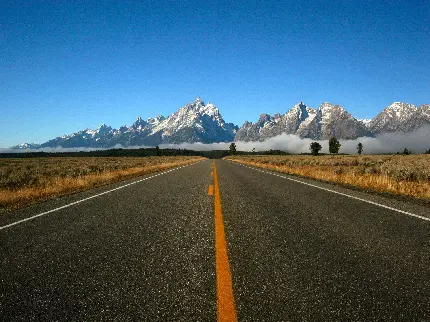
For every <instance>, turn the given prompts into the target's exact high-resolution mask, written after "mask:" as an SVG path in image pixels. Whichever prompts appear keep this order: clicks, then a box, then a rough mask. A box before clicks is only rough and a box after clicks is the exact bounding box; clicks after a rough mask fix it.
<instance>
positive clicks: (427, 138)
mask: <svg viewBox="0 0 430 322" xmlns="http://www.w3.org/2000/svg"><path fill="white" fill-rule="evenodd" d="M313 141H318V142H319V143H320V144H321V146H322V150H321V152H324V153H328V152H329V151H328V140H312V139H302V138H300V137H298V136H296V135H293V134H281V135H278V136H275V137H272V138H270V139H267V140H266V141H263V142H244V141H238V142H236V146H237V150H240V151H252V149H255V151H257V152H258V151H268V150H282V151H286V152H289V153H308V152H310V151H309V145H310V144H311V142H313ZM339 141H340V143H341V144H342V146H341V148H340V151H339V152H340V153H349V154H355V153H357V144H358V143H359V142H361V143H362V144H363V147H364V154H378V153H396V152H402V151H403V150H404V149H405V148H407V149H408V150H410V151H412V153H424V152H425V151H427V150H428V149H430V126H425V127H422V128H420V129H418V130H417V131H414V132H410V133H387V134H382V135H380V136H377V137H375V138H371V137H360V138H358V139H355V140H339ZM229 146H230V143H212V144H204V143H181V144H160V148H162V149H166V148H171V149H188V150H195V151H209V150H228V149H229ZM120 148H121V149H139V148H153V146H128V147H124V146H122V145H120V144H117V145H115V146H114V147H111V148H85V147H84V148H62V147H56V148H41V149H27V150H12V149H0V153H24V152H42V151H43V152H79V151H88V152H89V151H97V150H107V149H120Z"/></svg>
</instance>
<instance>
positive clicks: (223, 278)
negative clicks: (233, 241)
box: [209, 161, 237, 322]
mask: <svg viewBox="0 0 430 322" xmlns="http://www.w3.org/2000/svg"><path fill="white" fill-rule="evenodd" d="M212 175H213V180H214V181H213V183H214V184H213V186H210V187H209V195H215V258H216V279H217V316H218V322H221V321H222V322H224V321H225V322H236V321H237V315H236V309H235V304H234V296H233V285H232V281H231V272H230V266H229V264H228V256H227V243H226V240H225V230H224V221H223V217H222V209H221V198H220V193H219V185H218V175H217V170H216V163H215V161H214V163H213V172H212Z"/></svg>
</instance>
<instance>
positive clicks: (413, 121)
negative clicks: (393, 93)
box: [369, 102, 430, 135]
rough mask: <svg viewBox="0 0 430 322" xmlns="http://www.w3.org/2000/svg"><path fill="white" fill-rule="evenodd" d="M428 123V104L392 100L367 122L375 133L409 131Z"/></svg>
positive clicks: (429, 109)
mask: <svg viewBox="0 0 430 322" xmlns="http://www.w3.org/2000/svg"><path fill="white" fill-rule="evenodd" d="M427 124H430V106H429V105H428V104H425V105H422V106H419V107H416V106H415V105H412V104H408V103H402V102H394V103H393V104H391V105H390V106H388V107H387V108H385V109H384V110H383V111H382V112H381V113H379V114H378V115H377V116H376V117H375V118H374V119H372V121H371V122H370V123H369V129H370V130H371V131H372V133H374V134H375V135H377V134H381V133H390V132H405V133H406V132H411V131H414V130H416V129H418V128H419V127H421V126H423V125H427Z"/></svg>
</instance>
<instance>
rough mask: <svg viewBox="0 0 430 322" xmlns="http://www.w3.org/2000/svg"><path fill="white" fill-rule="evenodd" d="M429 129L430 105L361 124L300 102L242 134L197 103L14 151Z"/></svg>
mask: <svg viewBox="0 0 430 322" xmlns="http://www.w3.org/2000/svg"><path fill="white" fill-rule="evenodd" d="M426 124H429V125H430V105H429V104H423V105H421V106H415V105H413V104H409V103H402V102H393V103H392V104H390V105H389V106H388V107H386V108H385V109H383V110H382V111H381V112H380V113H379V114H377V115H376V116H375V117H374V118H373V119H366V120H359V119H357V118H355V117H354V116H352V115H351V114H350V113H349V112H348V111H346V109H345V108H343V107H342V106H340V105H334V104H331V103H329V102H324V103H322V104H321V105H320V106H319V107H318V108H312V107H309V106H307V105H305V104H304V103H303V102H300V103H298V104H296V105H294V106H293V107H292V108H290V109H289V110H288V111H287V112H285V113H284V114H280V113H275V114H273V115H270V114H266V113H262V114H261V115H260V117H259V119H258V120H257V122H256V123H252V122H249V121H245V122H244V124H243V125H242V126H241V127H240V128H239V127H238V126H237V125H234V124H233V123H226V122H225V121H224V119H223V118H222V116H221V114H220V112H219V109H218V108H217V107H216V106H215V105H213V104H212V103H210V102H208V103H207V104H205V103H204V102H203V101H202V100H201V98H200V97H197V99H196V100H195V101H193V102H191V103H188V104H186V105H184V106H182V107H180V108H179V109H178V110H177V111H175V112H174V113H173V114H171V115H169V116H168V117H164V116H162V115H158V116H156V117H150V118H148V119H147V120H143V119H142V118H141V117H140V116H139V117H137V119H136V121H135V122H133V124H132V125H130V126H126V125H124V126H121V127H120V128H119V129H114V128H112V127H111V126H108V125H106V124H102V125H100V126H99V127H98V128H97V129H95V130H91V129H88V128H87V129H85V130H81V131H78V132H75V133H72V134H67V135H62V136H59V137H56V138H54V139H51V140H49V141H47V142H45V143H42V144H33V143H21V144H18V145H16V146H13V147H11V149H17V150H25V149H40V148H56V147H62V148H78V147H83V148H84V147H91V148H112V147H115V146H118V145H121V146H124V147H128V146H155V145H159V144H180V143H196V142H201V143H219V142H232V141H264V140H266V139H268V138H271V137H274V136H277V135H280V134H282V133H286V134H294V135H297V136H299V137H301V138H311V139H315V140H325V139H328V138H329V137H330V136H336V137H337V138H339V139H356V138H358V137H363V136H368V137H373V136H376V135H380V134H384V133H391V132H403V133H408V132H411V131H414V130H416V129H418V128H419V127H421V126H424V125H426Z"/></svg>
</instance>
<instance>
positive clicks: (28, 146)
mask: <svg viewBox="0 0 430 322" xmlns="http://www.w3.org/2000/svg"><path fill="white" fill-rule="evenodd" d="M39 147H40V144H35V143H20V144H18V145H14V146H13V147H11V149H14V150H25V149H38V148H39Z"/></svg>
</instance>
